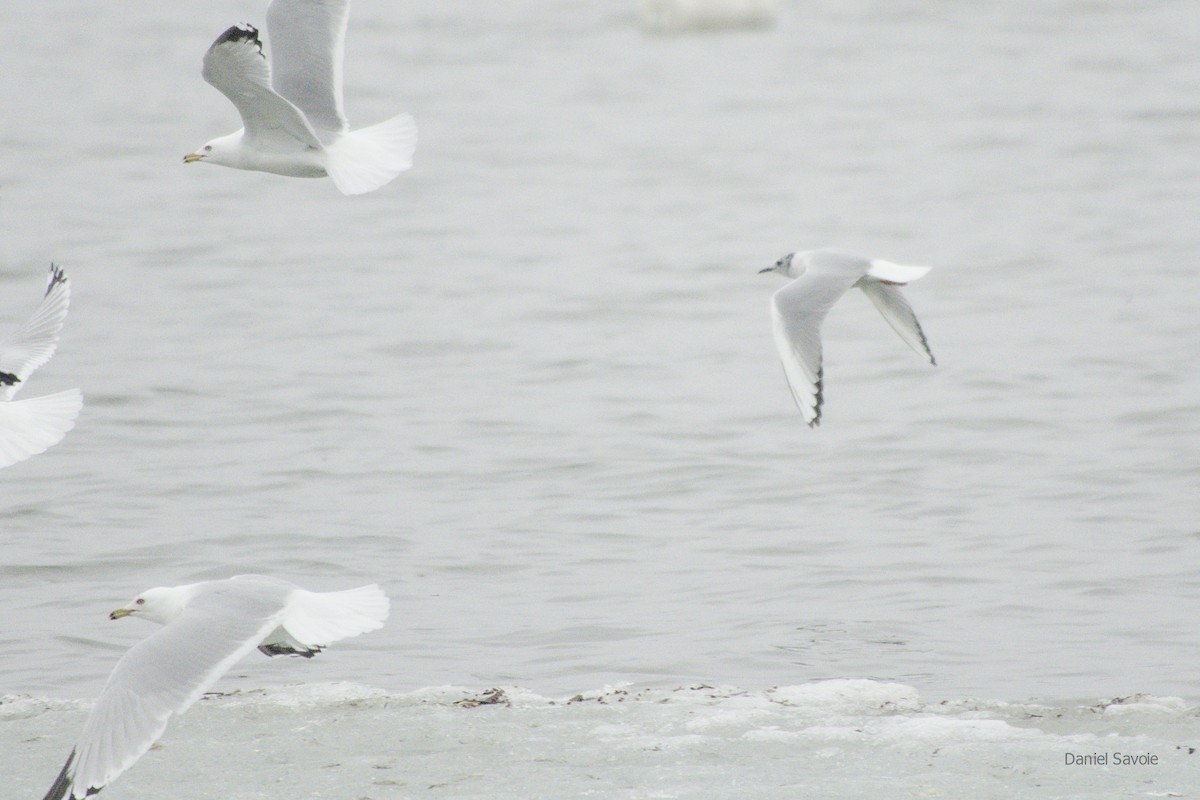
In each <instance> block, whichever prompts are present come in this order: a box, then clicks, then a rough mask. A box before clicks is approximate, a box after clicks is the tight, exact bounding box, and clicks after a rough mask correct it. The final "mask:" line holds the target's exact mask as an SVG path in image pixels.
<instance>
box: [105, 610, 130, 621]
mask: <svg viewBox="0 0 1200 800" xmlns="http://www.w3.org/2000/svg"><path fill="white" fill-rule="evenodd" d="M132 613H133V612H132V611H130V610H129V609H128V608H118V609H117V610H116V611H114V612H112V613H111V614H109V615H108V618H109V619H120V618H121V617H128V616H129V615H131V614H132Z"/></svg>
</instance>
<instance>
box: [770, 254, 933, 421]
mask: <svg viewBox="0 0 1200 800" xmlns="http://www.w3.org/2000/svg"><path fill="white" fill-rule="evenodd" d="M929 269H930V268H929V267H906V266H903V265H901V264H893V263H891V262H890V261H883V260H881V259H878V258H865V257H863V256H856V255H853V254H851V253H846V252H843V251H841V250H833V249H825V250H809V251H806V252H802V253H788V254H787V255H786V256H784V257H783V258H781V259H779V260H778V261H776V262H775V264H774V266H770V267H767V268H766V269H763V270H759V272H760V273H762V272H778V273H780V274H782V275H786V276H787V277H789V278H794V279H795V280H793V281H792V282H791V283H789V284H788V285H787V286H785V287H783V288H782V289H780V290H779V291H777V292H775V294H774V295H773V296H772V297H771V321H772V323H773V327H774V331H775V346H776V347H777V348H778V349H779V355H780V357H781V358H782V359H783V371H784V374H785V375H786V376H787V382H788V386H789V387H790V388H791V390H792V397H793V398H794V399H795V400H796V405H797V406H798V407H799V408H800V413H801V414H803V415H804V421H805V422H807V423H808V424H809V425H810V426H815V425H818V424H820V422H821V406H822V404H823V402H824V391H823V390H824V369H823V365H822V357H821V323H822V322H823V321H824V319H825V315H827V314H828V313H829V309H831V308H833V304H834V303H836V302H837V301H838V300H839V299H840V298H841V296H842V295H844V294H845V293H846V292H847V291H849V290H850V289H851V288H853V287H855V286H857V287H858V288H859V289H862V291H863V294H865V295H866V296H867V297H869V298H870V299H871V302H873V303H874V304H875V307H876V308H878V309H879V313H881V314H883V318H884V319H885V320H887V321H888V324H889V325H891V326H892V328H893V329H894V330H895V331H896V333H898V334H900V338H901V339H903V340H904V341H905V343H907V344H908V346H909V347H911V348H912V349H913V350H915V351H916V352H917V353H919V354H920V355H922V356H924V357H926V358H928V359H929V363H930V364H937V361H935V360H934V358H933V353H932V352H931V351H930V349H929V342H928V341H926V339H925V332H924V331H922V330H921V325H920V323H918V322H917V316H916V314H914V313H913V310H912V308H910V307H909V305H908V302H907V301H906V300H905V299H904V295H902V294H901V293H900V288H899V287H901V286H903V285H904V284H906V283H909V282H910V281H915V280H917V279H918V278H920V277H922V276H924V275H925V273H927V272H929Z"/></svg>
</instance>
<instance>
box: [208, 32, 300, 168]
mask: <svg viewBox="0 0 1200 800" xmlns="http://www.w3.org/2000/svg"><path fill="white" fill-rule="evenodd" d="M201 74H203V76H204V80H206V81H208V82H209V83H210V84H212V85H213V86H214V87H215V88H216V89H217V91H219V92H220V93H221V94H223V95H225V96H226V97H228V98H229V101H230V102H231V103H233V104H234V105H235V106H237V110H238V113H239V114H241V116H242V126H243V127H244V128H245V131H246V132H245V134H244V138H245V141H247V142H253V143H254V145H255V146H256V147H258V148H260V149H263V150H276V151H280V152H290V151H295V150H298V149H302V148H305V147H313V148H319V147H321V141H320V140H319V139H318V138H317V135H316V133H314V132H313V129H312V126H311V125H309V124H308V121H307V120H306V119H305V118H304V114H303V113H301V111H300V109H298V108H296V107H295V106H294V105H292V104H291V103H289V102H288V101H287V100H285V99H284V98H283V97H280V96H279V95H278V94H276V92H275V90H274V89H272V88H271V68H270V67H269V66H268V65H267V59H266V57H265V56H263V53H262V42H260V41H259V39H258V31H257V30H255V29H254V28H253V27H251V26H249V25H247V26H244V27H243V26H239V25H235V26H233V27H232V28H229V29H228V30H227V31H225V32H224V33H222V34H221V35H220V36H218V37H217V40H216V41H215V42H213V43H212V46H211V47H209V48H208V52H207V53H205V54H204V69H203V71H202V73H201Z"/></svg>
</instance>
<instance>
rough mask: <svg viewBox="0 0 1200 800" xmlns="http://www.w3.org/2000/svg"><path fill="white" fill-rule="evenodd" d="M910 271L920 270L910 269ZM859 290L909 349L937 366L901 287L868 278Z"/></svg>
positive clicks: (863, 281)
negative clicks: (901, 291)
mask: <svg viewBox="0 0 1200 800" xmlns="http://www.w3.org/2000/svg"><path fill="white" fill-rule="evenodd" d="M908 269H919V268H914V267H909V268H908ZM921 274H922V275H924V274H925V273H924V272H922V273H921ZM917 277H920V276H917ZM858 288H860V289H862V290H863V294H865V295H866V296H867V297H869V298H871V302H872V303H874V304H875V307H876V308H878V309H879V313H880V314H882V315H883V318H884V319H886V320H887V322H888V324H889V325H891V326H892V330H894V331H896V333H898V334H900V338H901V339H903V340H904V342H905V343H906V344H907V345H908V346H909V347H911V348H912V349H913V350H915V351H916V352H917V353H918V354H919V355H923V356H925V357H926V358H928V359H929V363H930V364H933V365H934V366H936V365H937V360H936V359H934V357H933V351H932V350H930V349H929V341H928V340H927V339H926V338H925V331H923V330H921V323H919V322H917V315H916V314H914V313H913V310H912V307H911V306H909V304H908V301H907V300H905V299H904V295H903V294H901V293H900V287H899V286H897V285H896V284H894V283H889V282H887V281H878V280H875V279H874V278H872V277H870V276H867V277H864V278H863V279H862V280H861V281H859V282H858Z"/></svg>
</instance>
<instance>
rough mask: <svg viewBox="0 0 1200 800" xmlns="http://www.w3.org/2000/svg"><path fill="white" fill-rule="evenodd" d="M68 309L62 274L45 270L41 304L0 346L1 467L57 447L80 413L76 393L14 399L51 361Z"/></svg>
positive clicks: (68, 286)
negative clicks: (38, 371) (46, 281)
mask: <svg viewBox="0 0 1200 800" xmlns="http://www.w3.org/2000/svg"><path fill="white" fill-rule="evenodd" d="M70 304H71V284H70V281H69V280H68V279H67V276H66V273H64V272H63V271H62V269H60V268H59V267H56V266H54V265H53V264H51V265H50V279H49V282H48V283H47V285H46V292H45V294H43V295H42V302H41V303H40V304H39V305H38V308H37V311H35V312H34V314H33V316H32V317H30V318H29V321H28V322H26V323H25V324H24V325H22V326H21V327H20V329H18V330H17V331H16V333H14V334H13V335H12V336H9V337H8V338H6V339H4V340H3V341H0V468H2V467H7V466H11V465H12V464H16V463H17V462H18V461H24V460H25V459H27V458H29V457H30V456H35V455H37V454H38V453H42V452H45V451H46V449H47V448H49V447H51V446H53V445H56V444H58V443H59V442H60V441H62V438H63V437H64V436H66V435H67V431H69V430H71V428H73V427H75V418H76V417H78V416H79V410H80V409H81V408H83V396H82V395H81V394H80V393H79V390H78V389H68V390H66V391H65V392H58V393H56V394H48V395H43V396H41V397H31V398H29V399H27V400H13V396H14V395H16V393H17V392H18V391H19V390H20V389H21V387H22V386H24V385H25V381H27V380H28V379H29V376H30V375H32V374H33V373H34V371H35V370H36V369H37V368H38V367H40V366H42V365H43V364H45V363H46V362H47V361H49V360H50V357H51V356H52V355H54V351H55V349H56V348H57V347H58V335H59V332H61V331H62V326H63V321H64V320H65V319H66V318H67V308H68V306H70Z"/></svg>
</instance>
